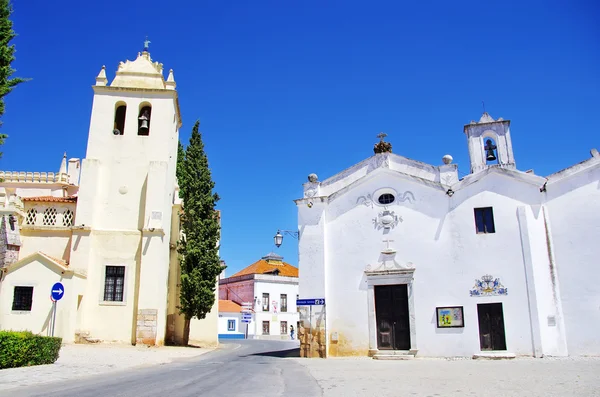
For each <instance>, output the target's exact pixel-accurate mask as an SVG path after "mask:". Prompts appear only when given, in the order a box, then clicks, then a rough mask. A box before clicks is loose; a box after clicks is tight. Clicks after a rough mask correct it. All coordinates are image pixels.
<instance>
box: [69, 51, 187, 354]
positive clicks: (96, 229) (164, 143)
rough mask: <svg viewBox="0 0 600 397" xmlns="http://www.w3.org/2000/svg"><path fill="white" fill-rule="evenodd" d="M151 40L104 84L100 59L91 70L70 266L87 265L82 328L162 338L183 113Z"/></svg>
mask: <svg viewBox="0 0 600 397" xmlns="http://www.w3.org/2000/svg"><path fill="white" fill-rule="evenodd" d="M148 43H149V42H148V41H146V42H145V45H144V50H143V51H142V52H141V53H138V54H137V58H136V59H135V60H134V61H129V60H128V61H126V62H121V63H120V64H119V67H118V70H117V72H116V75H115V77H114V79H113V80H112V83H111V84H110V85H109V84H108V78H107V76H106V68H105V67H104V66H103V67H102V70H101V71H100V73H99V74H98V76H97V77H96V84H95V85H94V86H93V89H94V97H93V105H92V112H91V120H90V127H89V134H88V145H87V153H86V158H85V159H84V160H83V162H82V170H81V183H80V189H79V194H78V200H77V213H76V219H75V226H74V236H73V239H74V241H75V240H77V242H76V243H74V244H73V247H74V248H73V249H72V252H71V263H70V266H72V267H73V268H76V269H78V270H81V271H82V272H85V273H86V274H87V281H86V288H85V292H84V293H83V300H82V305H83V306H84V307H85V312H86V315H85V316H83V318H82V320H81V321H82V323H81V324H78V328H80V329H82V330H85V331H86V332H89V335H90V336H91V337H94V338H99V339H102V340H120V341H124V340H126V341H129V340H131V341H132V342H134V343H135V342H138V343H148V344H155V343H156V344H161V343H163V340H164V336H165V329H166V315H167V293H168V291H167V279H168V274H169V266H170V258H171V252H170V247H169V242H170V235H171V217H172V207H173V200H174V194H175V183H176V181H175V179H176V178H175V169H176V165H177V145H178V142H179V128H180V126H181V117H180V112H179V101H178V97H177V91H176V90H175V86H176V84H175V79H174V75H173V70H171V71H170V72H169V74H168V77H167V79H166V80H165V79H164V76H163V65H162V64H161V63H158V62H153V61H152V59H151V58H150V53H149V52H148V46H147V45H148ZM107 280H108V281H107ZM111 288H112V289H111ZM115 318H119V319H120V320H119V322H118V323H117V322H115V320H114V319H115ZM140 319H141V320H140ZM140 321H141V322H140ZM107 324H112V325H111V326H110V327H109V326H107ZM136 324H137V326H136ZM140 324H141V325H140Z"/></svg>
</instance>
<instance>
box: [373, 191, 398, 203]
mask: <svg viewBox="0 0 600 397" xmlns="http://www.w3.org/2000/svg"><path fill="white" fill-rule="evenodd" d="M394 200H396V197H394V195H393V194H390V193H384V194H382V195H381V196H379V198H378V199H377V201H379V204H384V205H385V204H391V203H393V202H394Z"/></svg>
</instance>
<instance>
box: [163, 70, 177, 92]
mask: <svg viewBox="0 0 600 397" xmlns="http://www.w3.org/2000/svg"><path fill="white" fill-rule="evenodd" d="M176 86H177V83H175V76H174V75H173V69H171V70H169V77H167V81H166V82H165V87H166V88H167V89H168V90H174V89H175V87H176Z"/></svg>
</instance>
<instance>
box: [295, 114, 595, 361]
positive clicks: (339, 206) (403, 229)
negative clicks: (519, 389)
mask: <svg viewBox="0 0 600 397" xmlns="http://www.w3.org/2000/svg"><path fill="white" fill-rule="evenodd" d="M509 127H510V122H509V121H505V120H502V119H499V120H493V119H492V118H491V117H490V116H489V115H487V114H484V115H483V116H482V118H481V120H480V121H479V122H478V123H475V122H472V123H471V124H469V125H466V126H465V134H466V135H467V142H468V145H469V153H470V156H471V171H472V172H471V174H470V175H468V176H466V177H465V178H463V179H460V180H459V178H458V172H457V166H456V165H455V164H451V157H450V156H444V164H443V165H439V166H433V165H428V164H424V163H420V162H418V161H414V160H411V159H407V158H404V157H402V156H399V155H396V154H392V153H391V147H387V145H388V144H387V143H386V142H383V141H382V142H380V143H379V144H378V145H376V149H377V150H376V154H375V155H374V156H373V157H371V158H368V159H367V160H365V161H363V162H361V163H359V164H356V165H355V166H353V167H351V168H349V169H347V170H345V171H343V172H341V173H339V174H337V175H335V176H333V177H331V178H328V179H326V180H324V181H323V182H319V181H318V180H317V179H316V175H314V174H312V175H311V176H310V177H309V182H307V183H305V184H304V197H303V198H302V199H299V200H296V203H297V206H298V223H299V230H300V239H299V268H300V290H299V293H300V299H310V298H325V301H326V307H325V313H326V321H325V322H324V326H323V329H318V330H315V329H312V330H310V332H312V335H313V336H314V337H315V338H316V336H317V335H321V334H322V335H324V340H323V343H325V344H326V347H325V350H326V351H327V353H328V355H367V354H370V355H375V354H382V353H383V352H384V350H386V351H387V350H399V351H400V352H405V353H407V354H418V355H422V356H445V357H449V356H472V355H475V354H488V353H490V352H491V353H496V350H497V351H501V352H502V354H507V355H534V356H538V357H539V356H543V355H555V356H563V355H568V354H600V342H598V338H597V337H595V336H594V334H595V333H594V331H593V330H594V329H595V327H594V326H597V325H599V324H598V321H600V312H599V307H600V288H599V287H598V286H597V284H596V283H595V282H594V278H593V277H590V275H591V274H594V273H596V271H595V266H594V264H595V263H597V260H596V261H594V258H598V256H599V255H600V247H599V246H598V245H597V244H594V243H593V241H592V240H594V239H597V236H598V235H600V233H599V232H600V229H599V227H600V226H598V215H597V214H598V213H599V212H598V210H599V209H600V208H599V206H600V204H599V203H600V191H599V190H598V186H599V181H600V157H599V156H598V154H597V152H596V151H593V154H592V158H591V159H588V160H587V161H585V162H583V163H580V164H578V165H577V166H574V167H571V168H570V169H567V170H565V171H562V172H560V173H557V174H554V175H551V176H549V177H548V178H544V177H540V176H537V175H534V174H533V173H531V172H521V171H518V170H517V169H516V164H515V160H514V157H513V154H512V144H511V135H510V128H509ZM487 139H491V140H492V142H491V144H492V145H493V146H495V147H493V149H492V153H493V154H494V157H497V161H496V162H495V164H491V163H490V162H487V161H486V156H487V155H488V154H489V150H487V149H489V147H488V148H486V147H485V145H486V144H487ZM494 144H495V145H494ZM377 152H379V153H377ZM388 194H389V195H392V196H393V200H392V199H391V198H390V197H392V196H386V195H388ZM380 198H381V200H383V202H384V203H383V204H381V203H380V202H379V200H380ZM390 200H391V202H390ZM490 207H491V208H492V210H491V213H492V214H493V226H494V230H492V229H491V226H488V224H487V223H485V222H480V223H479V226H478V225H477V222H476V218H477V219H479V220H480V221H481V220H482V219H483V218H479V217H482V216H483V217H487V216H488V215H487V214H490V210H488V209H487V208H490ZM484 223H485V224H484ZM483 224H484V225H483ZM478 227H479V229H478ZM482 227H483V228H482ZM484 228H485V229H484ZM487 281H489V282H490V285H492V284H494V283H498V284H496V285H495V286H493V285H492V288H490V289H488V290H486V289H485V288H483V290H482V288H481V286H483V287H485V286H486V285H487V284H486V283H487ZM477 282H479V283H480V285H479V288H478V287H477V286H476V285H475V284H476V283H477ZM386 285H388V286H389V285H391V286H399V287H385V286H386ZM402 288H405V290H403V289H402ZM377 291H379V294H380V295H379V297H380V298H379V302H378V299H377V294H378V292H377ZM390 297H391V298H390ZM388 299H391V300H390V301H389V302H392V303H386V302H388ZM394 299H396V300H394ZM491 303H500V304H501V306H499V305H495V306H493V305H486V304H491ZM445 307H453V308H458V307H462V313H463V314H462V317H463V323H464V324H462V325H464V326H460V324H458V323H457V324H458V325H459V326H458V327H452V328H450V327H444V326H443V324H440V325H441V326H440V327H438V312H437V311H436V308H440V310H441V311H442V312H443V310H445V309H442V308H445ZM404 308H405V309H404ZM498 308H500V309H499V314H498ZM457 310H458V309H457ZM453 313H454V311H453ZM390 316H391V317H390ZM456 320H458V319H456ZM501 322H503V325H502V324H501ZM313 327H314V325H313ZM482 327H483V328H482ZM490 341H492V342H490ZM502 341H504V344H503V343H502ZM301 343H302V342H301Z"/></svg>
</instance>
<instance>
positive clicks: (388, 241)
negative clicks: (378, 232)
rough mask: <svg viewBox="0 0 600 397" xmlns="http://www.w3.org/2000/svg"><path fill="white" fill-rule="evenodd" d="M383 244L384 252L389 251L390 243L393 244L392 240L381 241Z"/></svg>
mask: <svg viewBox="0 0 600 397" xmlns="http://www.w3.org/2000/svg"><path fill="white" fill-rule="evenodd" d="M383 242H384V243H386V245H387V247H386V248H385V249H386V250H389V249H390V243H392V242H394V240H383Z"/></svg>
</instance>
